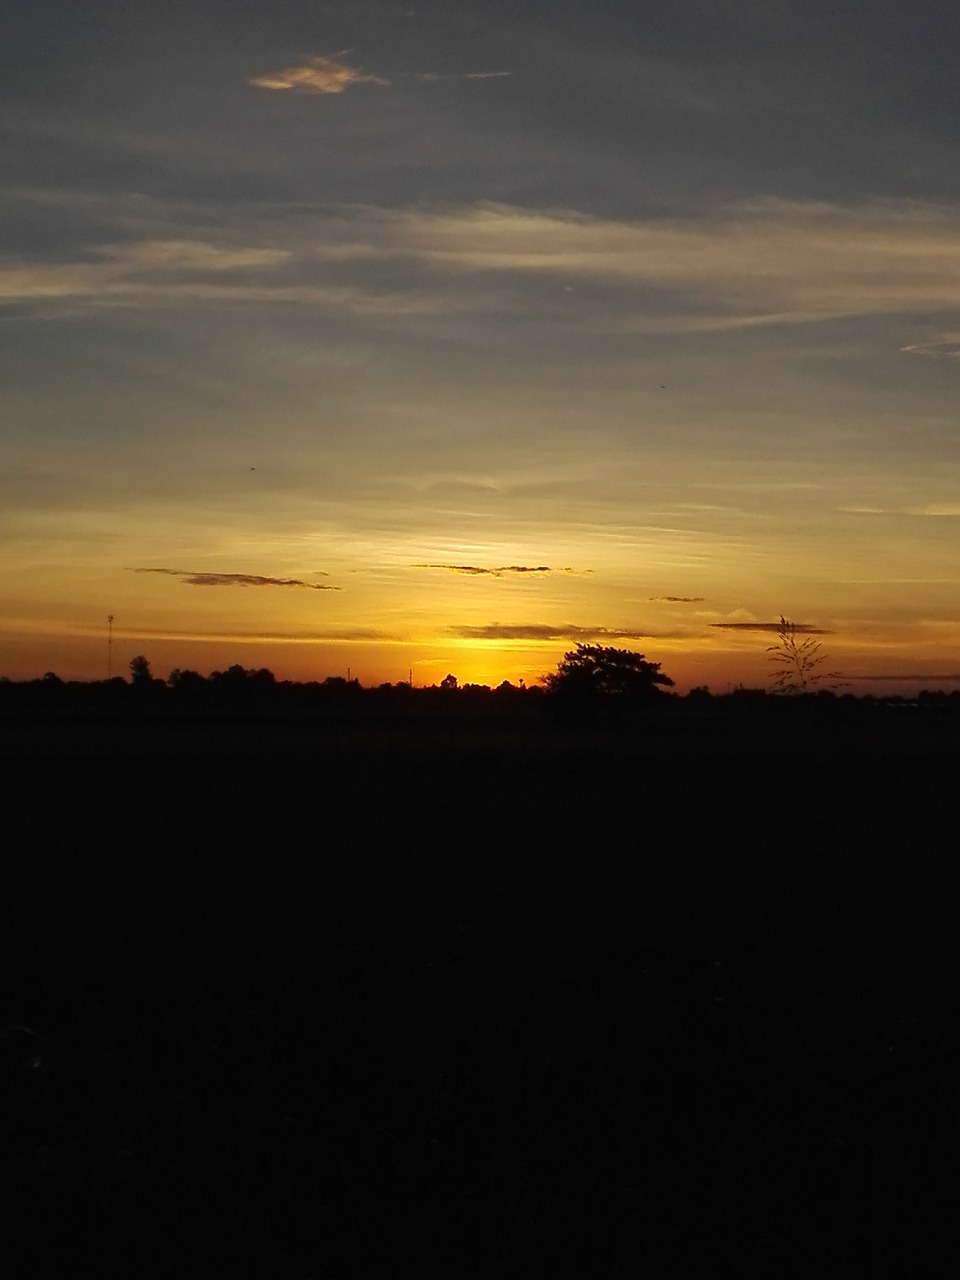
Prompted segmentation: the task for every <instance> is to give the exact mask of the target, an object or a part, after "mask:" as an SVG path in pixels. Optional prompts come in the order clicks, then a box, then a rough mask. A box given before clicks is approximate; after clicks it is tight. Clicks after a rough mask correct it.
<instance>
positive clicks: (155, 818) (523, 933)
mask: <svg viewBox="0 0 960 1280" xmlns="http://www.w3.org/2000/svg"><path fill="white" fill-rule="evenodd" d="M958 754H960V753H958V735H957V726H956V725H955V724H954V723H953V722H952V721H950V722H948V721H943V722H937V721H934V720H929V719H928V720H923V721H921V720H920V719H919V718H917V717H915V716H914V715H913V712H912V711H911V710H909V709H903V712H902V717H901V718H900V719H897V716H896V715H895V714H894V713H890V714H887V715H885V716H883V717H879V718H877V719H876V720H869V719H867V718H865V717H862V716H858V717H852V718H850V719H848V720H841V719H835V720H831V721H829V722H827V721H823V722H821V721H818V720H816V719H815V718H814V719H808V720H806V721H804V722H803V723H800V722H799V721H798V722H797V723H795V724H792V725H787V724H785V723H784V722H783V721H774V720H771V719H763V718H756V719H749V718H746V719H738V720H733V719H730V718H727V719H723V718H721V717H716V716H713V717H711V716H710V715H706V714H705V715H703V716H702V717H700V718H690V717H688V718H687V719H685V720H681V719H680V718H679V717H676V716H670V715H659V714H658V715H657V716H650V717H648V718H647V720H646V721H644V722H643V723H640V724H631V725H628V726H621V727H620V728H617V729H597V730H592V731H590V732H589V733H585V734H573V733H560V732H557V731H551V730H549V729H547V728H545V727H543V726H541V725H539V724H521V725H517V724H514V725H491V724H485V725H477V724H473V723H470V722H467V721H457V722H453V721H451V722H449V723H429V724H426V723H425V724H417V725H405V724H404V723H402V722H397V723H391V724H379V725H378V724H351V723H339V724H338V723H334V722H331V721H325V722H318V721H314V720H311V719H309V718H307V717H301V718H296V717H286V718H283V717H280V718H277V717H274V718H271V717H264V716H260V717H253V716H251V717H247V718H242V717H234V718H224V717H220V718H217V717H207V718H200V717H189V716H186V717H184V716H180V717H177V716H154V717H152V718H149V717H148V718H143V717H137V716H132V715H127V716H118V715H105V716H102V717H100V718H97V717H91V716H90V715H76V716H54V715H48V716H44V717H39V716H37V715H27V714H22V715H20V716H19V717H13V718H8V719H7V720H5V721H4V722H3V724H2V725H0V759H2V762H3V770H4V795H5V806H6V814H5V817H6V823H5V829H6V833H7V838H6V840H5V842H4V844H5V848H4V853H3V864H2V912H3V920H2V924H3V931H2V937H0V959H2V962H3V966H4V981H3V989H2V993H0V1028H3V1029H2V1030H0V1050H2V1054H3V1058H2V1063H0V1069H2V1072H3V1075H2V1084H3V1094H2V1098H0V1126H2V1146H0V1152H2V1154H0V1176H2V1178H3V1181H4V1198H5V1199H6V1200H7V1201H8V1202H9V1203H12V1204H13V1205H14V1206H15V1208H16V1210H17V1214H16V1217H17V1220H18V1222H19V1224H20V1234H21V1237H22V1239H21V1244H26V1245H27V1246H28V1247H29V1248H30V1250H31V1251H32V1254H33V1256H34V1258H35V1259H36V1261H37V1265H38V1267H39V1268H40V1269H41V1271H42V1269H43V1266H44V1265H52V1262H53V1261H54V1260H55V1259H61V1260H62V1259H65V1258H69V1259H71V1260H72V1262H73V1263H74V1264H77V1259H78V1258H84V1259H85V1258H90V1259H91V1260H92V1262H93V1263H95V1264H98V1265H99V1266H100V1267H101V1268H106V1271H107V1273H112V1272H113V1271H117V1270H123V1271H124V1272H125V1273H130V1270H131V1268H133V1267H135V1268H136V1269H137V1270H138V1271H143V1270H144V1269H146V1270H148V1271H149V1270H152V1271H153V1272H155V1273H158V1274H170V1275H174V1274H176V1275H182V1274H184V1272H185V1271H187V1272H189V1271H191V1270H194V1269H202V1270H207V1269H209V1268H212V1267H218V1268H223V1269H224V1271H227V1270H229V1271H232V1272H240V1273H243V1272H244V1271H247V1272H249V1273H250V1274H258V1275H259V1274H266V1273H267V1272H268V1271H270V1272H275V1273H277V1274H284V1275H290V1276H303V1277H307V1276H319V1275H321V1274H326V1273H331V1274H336V1275H338V1276H353V1275H356V1276H363V1277H373V1276H382V1277H388V1276H393V1275H400V1274H404V1275H405V1274H408V1273H409V1272H410V1270H411V1269H414V1270H416V1271H419V1272H421V1273H423V1272H427V1273H429V1274H444V1275H455V1276H458V1277H473V1276H477V1277H488V1276H489V1277H494V1276H511V1277H512V1276H521V1275H525V1274H531V1273H535V1274H551V1275H564V1276H565V1275H570V1276H578V1277H580V1276H589V1277H593V1276H596V1277H606V1276H618V1275H634V1274H636V1273H637V1272H638V1270H639V1269H640V1268H641V1267H643V1266H644V1265H647V1264H649V1265H652V1266H654V1267H655V1269H656V1270H655V1273H656V1274H666V1273H667V1272H665V1271H664V1268H669V1274H680V1273H683V1274H696V1273H697V1270H694V1271H691V1270H690V1268H695V1269H699V1273H700V1274H707V1273H709V1274H711V1275H725V1274H734V1273H736V1274H742V1271H743V1268H744V1267H745V1266H749V1265H751V1264H754V1265H759V1266H762V1267H764V1268H766V1269H768V1270H769V1272H770V1274H775V1275H778V1276H779V1275H810V1274H811V1269H812V1268H814V1267H817V1266H819V1265H820V1264H822V1263H823V1262H825V1261H827V1260H829V1261H830V1262H831V1263H832V1264H834V1266H836V1267H840V1268H843V1269H844V1270H847V1271H850V1270H853V1271H855V1272H856V1273H865V1272H867V1271H869V1272H870V1273H871V1274H873V1275H903V1274H908V1273H911V1272H917V1271H918V1270H920V1271H922V1270H925V1269H926V1265H925V1263H924V1261H923V1259H924V1254H925V1253H926V1252H929V1253H930V1254H931V1256H933V1250H934V1247H935V1246H936V1247H937V1248H940V1247H941V1246H942V1245H943V1244H944V1243H946V1242H948V1241H949V1239H950V1238H952V1230H951V1226H950V1220H951V1213H952V1209H953V1199H954V1190H955V1182H956V1174H957V1151H958V1138H960V1111H958V1102H960V1072H958V981H957V973H958V972H960V954H958V952H960V947H958V938H957V927H956V919H957V903H958V895H957V884H958V875H957V863H956V853H955V849H956V801H955V798H954V797H955V793H956V778H957V765H958Z"/></svg>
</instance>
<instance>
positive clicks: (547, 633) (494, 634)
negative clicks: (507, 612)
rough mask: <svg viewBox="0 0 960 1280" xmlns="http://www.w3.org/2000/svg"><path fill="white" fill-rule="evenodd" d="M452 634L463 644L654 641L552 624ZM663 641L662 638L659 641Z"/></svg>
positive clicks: (495, 624) (471, 629) (640, 635)
mask: <svg viewBox="0 0 960 1280" xmlns="http://www.w3.org/2000/svg"><path fill="white" fill-rule="evenodd" d="M451 634H452V635H456V636H459V637H460V638H461V639H464V640H565V641H566V640H639V639H644V638H646V639H651V638H652V633H651V632H648V631H631V630H619V629H610V628H607V627H577V626H573V625H572V624H569V623H568V624H566V625H555V624H552V623H519V624H514V625H511V624H505V623H499V622H492V623H490V624H489V625H487V626H485V627H452V628H451ZM658 638H659V639H662V638H663V637H662V636H659V637H658Z"/></svg>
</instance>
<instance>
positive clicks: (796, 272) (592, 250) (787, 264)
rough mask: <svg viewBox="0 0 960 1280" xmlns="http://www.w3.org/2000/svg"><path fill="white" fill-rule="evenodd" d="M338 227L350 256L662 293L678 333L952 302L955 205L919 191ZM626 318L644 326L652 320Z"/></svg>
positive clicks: (511, 212)
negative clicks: (673, 212)
mask: <svg viewBox="0 0 960 1280" xmlns="http://www.w3.org/2000/svg"><path fill="white" fill-rule="evenodd" d="M344 234H345V237H347V236H352V238H353V240H354V252H355V253H356V254H357V255H358V256H364V255H371V256H388V257H389V256H395V255H402V256H405V257H408V258H413V259H415V260H416V261H419V262H420V263H421V264H423V265H425V266H429V267H431V268H433V269H434V270H436V271H456V272H459V273H463V272H473V273H479V272H491V273H493V272H497V273H512V274H514V275H534V274H536V275H546V274H550V275H555V276H557V277H558V278H559V279H563V280H564V281H567V282H571V281H576V280H577V279H584V280H586V279H591V280H594V281H597V282H604V281H606V282H609V283H614V284H623V285H637V284H643V285H645V286H648V287H653V288H656V289H658V290H661V291H663V292H664V293H666V292H667V291H672V292H673V293H674V294H676V295H682V298H680V297H677V298H676V299H674V300H671V299H669V298H667V297H664V298H663V299H662V302H663V305H662V307H661V312H666V313H667V314H660V315H658V316H657V317H656V322H657V325H658V327H662V326H663V325H664V324H666V325H673V327H674V328H675V329H677V330H682V331H686V330H691V331H692V330H696V329H698V328H700V329H707V330H717V329H721V330H722V329H724V328H731V327H732V328H742V327H749V326H752V325H763V324H779V323H796V322H798V321H808V322H812V321H819V320H827V319H836V318H838V317H845V316H853V315H868V314H871V315H877V314H884V313H895V312H901V311H931V310H944V309H946V308H950V307H956V306H958V305H960V280H958V277H957V273H956V270H955V257H956V214H955V211H954V210H953V209H952V208H950V207H949V206H940V205H934V204H924V203H921V202H918V201H893V200H890V201H875V202H872V203H864V204H861V205H857V206H841V205H833V204H828V203H823V202H815V201H806V202H801V201H787V200H777V199H767V200H760V201H755V202H751V203H741V204H730V205H728V206H726V207H722V208H720V209H718V210H716V211H714V213H713V216H711V218H710V219H709V220H708V219H697V218H679V217H670V218H649V219H645V220H642V221H622V220H614V219H603V218H597V217H593V216H589V215H586V214H583V213H579V212H576V211H572V210H543V209H527V208H521V207H516V206H510V205H499V204H478V205H472V206H467V207H464V208H460V209H452V210H451V209H432V210H431V209H416V210H410V209H405V210H391V211H387V210H380V211H374V210H368V211H367V212H366V215H365V216H361V215H360V213H359V211H357V216H355V217H354V219H353V221H352V223H351V225H350V227H349V228H346V227H345V228H344ZM691 303H693V304H694V309H693V313H691V307H690V304H691ZM671 310H673V311H674V314H673V315H670V314H669V312H670V311H671ZM624 323H634V324H638V325H639V326H640V327H643V326H644V324H647V323H649V317H644V316H640V317H639V318H638V319H637V320H636V321H629V320H628V321H625V322H624ZM671 331H673V330H672V329H671Z"/></svg>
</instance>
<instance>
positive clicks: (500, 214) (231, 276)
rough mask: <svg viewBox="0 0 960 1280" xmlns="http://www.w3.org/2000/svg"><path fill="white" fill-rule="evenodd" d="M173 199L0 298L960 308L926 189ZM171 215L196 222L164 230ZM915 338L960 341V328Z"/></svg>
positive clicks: (788, 315) (9, 266) (699, 320)
mask: <svg viewBox="0 0 960 1280" xmlns="http://www.w3.org/2000/svg"><path fill="white" fill-rule="evenodd" d="M338 65H339V64H338ZM478 74H479V73H478ZM20 195H21V197H22V198H24V199H26V198H28V195H29V193H27V195H24V194H23V193H20ZM174 214H175V221H174V222H173V223H172V222H171V214H170V213H169V211H166V212H165V210H164V208H163V207H154V206H152V205H149V204H146V205H144V206H143V207H142V208H140V209H138V208H137V207H135V206H123V207H121V208H119V209H118V210H117V211H116V212H115V213H111V212H110V211H108V210H106V209H105V210H104V216H105V218H108V219H112V220H113V224H114V225H115V226H117V227H118V228H119V229H121V231H122V234H120V235H117V234H114V235H112V236H111V237H110V238H109V241H107V242H106V243H102V244H100V245H92V246H88V247H86V248H84V249H83V250H82V251H76V252H75V253H74V254H73V256H72V258H69V259H67V260H63V259H61V260H48V261H36V260H34V259H27V258H24V259H22V260H17V259H16V258H13V257H11V256H10V255H9V254H8V255H7V257H6V258H5V259H4V262H3V264H2V265H0V302H4V303H6V304H8V305H9V304H13V303H23V302H33V303H44V304H47V305H49V304H51V303H56V302H59V303H61V304H62V303H63V302H64V301H66V300H71V301H74V302H78V301H79V302H84V303H86V304H88V305H89V304H95V305H97V306H106V305H113V306H131V305H144V304H148V303H149V304H152V305H169V304H176V303H182V302H184V301H193V302H201V303H202V302H223V301H236V302H249V303H270V302H273V303H277V304H281V303H296V304H301V305H304V306H314V307H319V308H323V309H325V310H328V311H330V312H331V313H339V312H348V313H351V314H358V315H375V316H385V315H389V316H397V315H409V314H417V315H420V314H430V315H442V314H462V313H472V314H483V313H490V314H498V315H499V314H502V313H503V312H504V311H505V310H508V311H512V312H514V313H517V312H523V311H524V309H525V308H533V309H534V311H535V312H536V314H538V315H542V314H544V312H543V306H542V296H541V295H542V290H539V291H538V288H534V289H533V290H532V291H531V289H530V285H531V284H536V283H537V282H539V281H543V280H548V281H550V282H552V283H554V284H555V285H556V290H557V293H556V296H557V297H567V296H568V295H567V294H566V293H565V292H564V290H565V289H566V288H568V287H572V286H573V285H579V284H580V283H581V282H590V283H592V284H593V285H595V286H597V287H599V288H602V289H605V290H608V291H615V290H626V291H629V298H631V299H633V301H632V302H630V304H629V305H626V306H625V305H623V303H622V302H620V301H618V299H617V297H613V296H612V297H611V298H610V299H609V305H607V306H600V305H599V304H597V305H593V306H580V305H579V304H578V305H577V306H574V307H569V306H566V305H565V306H563V307H562V308H560V309H559V310H557V309H554V310H552V311H548V312H547V313H546V314H547V315H548V317H550V318H552V319H554V320H556V321H557V322H561V323H563V324H564V325H575V326H577V327H579V328H580V329H584V330H587V331H590V332H624V333H627V332H629V333H634V332H637V333H639V332H654V331H655V332H658V333H661V334H663V333H694V332H721V331H725V330H738V329H748V328H751V327H756V326H769V325H779V324H797V323H815V322H819V321H826V320H833V319H836V318H838V317H849V316H855V315H881V314H893V313H896V312H914V313H920V312H924V311H927V312H929V311H939V310H946V309H948V308H951V309H956V308H960V276H958V274H957V272H956V270H955V245H956V228H955V223H956V214H955V211H954V210H952V209H951V208H950V207H948V206H941V205H934V204H922V203H920V202H910V201H875V202H872V203H866V204H862V205H859V206H853V207H845V206H839V205H830V204H824V203H815V202H791V201H783V200H765V201H758V202H754V203H751V204H730V205H728V206H725V207H720V208H719V209H717V210H714V211H713V212H712V214H711V217H710V218H709V219H707V218H693V217H688V218H679V217H670V218H666V217H660V218H648V219H644V220H634V221H625V220H617V219H608V218H599V217H595V216H591V215H587V214H583V213H580V212H577V211H571V210H550V209H536V208H533V209H530V208H523V207H518V206H510V205H499V204H474V205H467V206H462V207H459V208H449V207H432V208H431V207H416V208H409V207H408V208H396V209H387V208H382V207H376V206H369V205H357V206H349V207H346V206H337V207H332V208H325V209H321V210H318V211H317V212H316V214H315V216H306V215H304V213H303V210H302V209H301V210H298V211H297V216H296V217H291V216H290V211H289V210H284V209H283V208H281V209H280V210H279V211H278V212H276V213H275V214H266V213H263V212H262V211H261V212H258V213H257V214H256V218H255V222H254V223H253V224H252V225H253V227H254V228H255V229H254V230H251V233H250V234H249V236H248V238H247V239H245V240H238V239H237V237H236V236H234V237H229V236H227V235H225V234H223V233H213V232H211V230H210V228H211V225H213V224H212V222H211V218H210V211H209V210H208V209H204V208H202V207H200V206H196V207H180V208H178V209H176V210H175V211H174ZM164 224H165V225H167V226H171V225H176V226H177V230H178V231H179V232H180V234H176V235H170V236H168V237H164V238H159V237H157V236H156V234H155V231H156V228H157V227H158V226H161V225H164ZM138 229H140V230H143V231H144V232H147V234H145V235H143V237H142V238H141V239H136V238H135V237H134V236H133V235H132V234H131V233H132V232H135V231H136V230H138ZM464 277H470V279H469V287H466V285H465V279H464ZM638 286H639V287H641V288H642V289H643V290H644V291H649V292H650V293H651V295H652V296H654V297H655V299H656V303H655V308H654V309H653V310H645V309H643V308H640V309H638V307H637V306H636V305H635V301H636V289H637V287H638ZM570 296H572V297H575V298H577V299H579V298H580V297H586V296H588V294H587V292H586V291H584V290H580V289H578V290H577V291H576V293H574V294H572V295H570ZM626 296H627V295H626V294H625V295H624V297H625V298H626ZM538 299H539V301H538ZM906 350H908V351H911V352H913V353H914V354H939V355H940V356H941V357H943V358H947V357H949V358H951V359H952V358H954V356H955V355H956V356H957V358H960V336H958V335H957V334H954V333H950V334H946V335H942V336H941V337H940V338H937V339H935V340H933V341H931V342H929V343H917V344H913V345H912V346H911V347H909V348H906Z"/></svg>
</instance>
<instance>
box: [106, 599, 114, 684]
mask: <svg viewBox="0 0 960 1280" xmlns="http://www.w3.org/2000/svg"><path fill="white" fill-rule="evenodd" d="M107 679H108V680H112V679H113V614H112V613H108V614H107Z"/></svg>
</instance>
